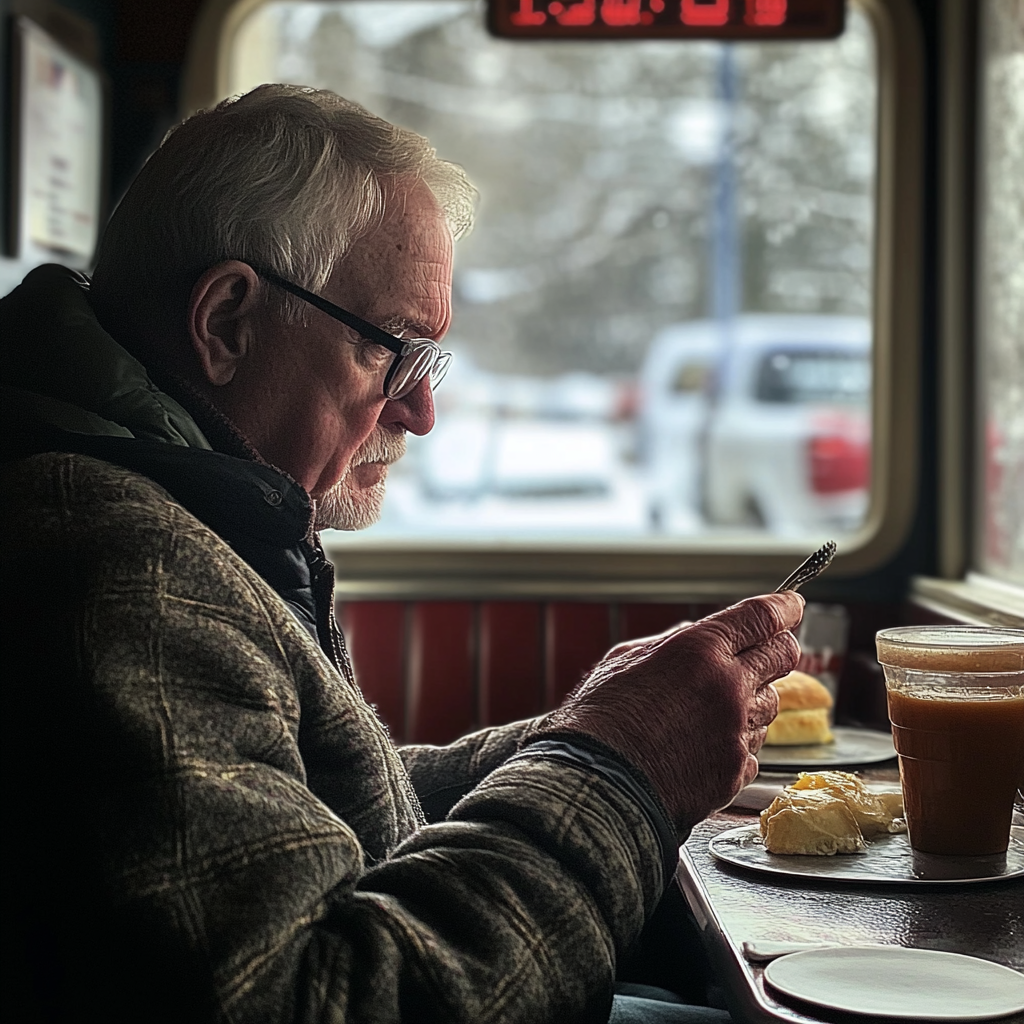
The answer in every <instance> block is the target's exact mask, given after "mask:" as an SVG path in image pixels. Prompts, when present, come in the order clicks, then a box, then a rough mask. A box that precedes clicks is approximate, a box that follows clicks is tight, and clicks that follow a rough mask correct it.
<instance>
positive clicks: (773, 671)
mask: <svg viewBox="0 0 1024 1024" xmlns="http://www.w3.org/2000/svg"><path fill="white" fill-rule="evenodd" d="M736 660H737V661H739V662H742V664H743V665H744V667H745V668H746V669H747V671H748V672H749V673H750V675H751V676H752V677H753V682H754V685H755V686H756V687H761V686H764V684H765V683H770V682H771V681H772V680H773V679H781V678H782V677H783V676H784V675H786V674H787V673H789V672H792V671H793V669H795V668H796V666H797V663H798V662H799V661H800V644H799V643H797V639H796V637H795V636H793V634H792V633H790V632H789V630H786V631H785V632H783V633H778V634H776V635H775V636H773V637H772V638H771V639H770V640H768V641H767V642H766V643H763V644H761V645H760V646H758V647H750V648H748V649H747V650H745V651H740V653H739V654H737V655H736Z"/></svg>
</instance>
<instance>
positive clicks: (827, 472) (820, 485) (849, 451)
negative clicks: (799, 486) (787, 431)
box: [808, 435, 871, 494]
mask: <svg viewBox="0 0 1024 1024" xmlns="http://www.w3.org/2000/svg"><path fill="white" fill-rule="evenodd" d="M808 456H809V460H808V461H809V462H810V469H811V488H812V490H814V491H815V493H817V494H837V493H838V492H840V491H857V490H861V489H862V488H865V487H867V486H868V479H869V476H870V472H871V445H870V442H868V441H861V440H855V439H853V438H849V437H841V436H836V435H832V436H824V437H812V438H811V440H810V444H809V446H808Z"/></svg>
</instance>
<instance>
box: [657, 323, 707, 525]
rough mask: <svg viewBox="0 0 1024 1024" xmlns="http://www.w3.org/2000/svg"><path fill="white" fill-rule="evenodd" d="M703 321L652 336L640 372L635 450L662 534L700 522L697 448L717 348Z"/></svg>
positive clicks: (701, 434)
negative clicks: (645, 475)
mask: <svg viewBox="0 0 1024 1024" xmlns="http://www.w3.org/2000/svg"><path fill="white" fill-rule="evenodd" d="M720 348H721V346H720V338H719V332H718V330H717V328H716V325H715V324H714V323H713V322H709V321H695V322H692V323H681V324H672V325H670V326H669V327H666V328H664V329H663V330H661V331H660V332H659V333H658V334H657V335H655V338H654V340H653V341H652V343H651V346H650V348H649V349H648V350H647V355H646V357H645V359H644V364H643V366H642V368H641V371H640V404H639V415H638V417H637V451H638V454H639V461H640V463H641V464H642V465H643V466H644V467H645V470H646V474H647V480H648V512H649V519H650V525H651V526H652V527H653V528H654V529H655V530H657V531H664V532H667V533H677V532H686V531H687V530H689V529H692V528H699V526H700V524H701V517H700V508H701V504H702V501H701V491H702V488H701V469H700V466H701V447H702V438H703V436H704V431H705V428H706V425H707V417H708V412H709V409H710V386H711V379H712V375H713V372H714V368H715V363H716V361H717V359H718V355H719V351H720Z"/></svg>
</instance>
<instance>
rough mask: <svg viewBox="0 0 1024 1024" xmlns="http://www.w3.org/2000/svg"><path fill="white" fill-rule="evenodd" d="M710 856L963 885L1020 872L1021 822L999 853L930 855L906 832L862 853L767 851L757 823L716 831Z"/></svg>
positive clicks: (839, 874) (801, 873)
mask: <svg viewBox="0 0 1024 1024" xmlns="http://www.w3.org/2000/svg"><path fill="white" fill-rule="evenodd" d="M708 850H709V852H710V853H711V855H712V856H713V857H714V858H715V859H716V860H720V861H724V862H725V863H727V864H734V865H736V867H741V868H748V869H750V870H751V871H762V872H766V873H767V874H770V875H788V876H791V877H799V878H802V879H804V880H806V881H820V882H856V883H859V884H861V885H880V884H887V885H892V884H896V885H965V884H967V883H969V882H1004V881H1008V880H1009V879H1011V878H1020V877H1022V876H1024V826H1020V825H1014V826H1012V827H1011V829H1010V847H1009V849H1008V850H1007V851H1006V855H1005V856H1002V855H1001V856H998V857H938V858H936V857H930V856H928V855H927V854H925V855H923V856H922V855H921V854H915V853H914V851H913V850H912V849H911V848H910V842H909V840H908V839H907V836H906V834H903V835H895V836H879V837H878V838H876V839H872V840H871V841H870V842H869V843H868V848H867V850H866V851H865V852H863V853H837V854H836V855H835V856H833V857H803V856H797V855H789V854H779V853H769V852H768V851H767V850H766V849H765V848H764V843H762V842H761V830H760V826H758V825H741V826H740V827H739V828H731V829H729V830H728V831H726V832H719V834H718V835H717V836H715V838H714V839H712V840H711V842H709V843H708Z"/></svg>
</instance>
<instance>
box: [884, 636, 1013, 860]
mask: <svg viewBox="0 0 1024 1024" xmlns="http://www.w3.org/2000/svg"><path fill="white" fill-rule="evenodd" d="M876 644H877V650H878V660H879V662H880V663H881V664H882V667H883V668H884V670H885V683H886V691H887V697H888V704H889V720H890V721H891V722H892V730H893V740H894V742H895V745H896V751H897V753H898V754H899V765H900V781H901V783H902V786H903V802H904V806H905V809H906V815H907V828H908V831H909V833H910V844H911V846H912V847H913V848H914V849H915V850H918V851H921V852H922V853H929V854H940V855H951V856H961V857H964V856H968V857H970V856H987V855H991V854H998V853H1003V852H1005V851H1006V849H1007V846H1008V844H1009V838H1010V820H1011V818H1012V815H1013V802H1014V797H1015V794H1016V792H1017V790H1018V788H1021V787H1024V630H1022V629H1008V628H1007V629H1004V628H995V627H992V628H990V627H984V626H905V627H899V628H895V629H884V630H882V631H881V632H880V633H878V635H877V637H876Z"/></svg>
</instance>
